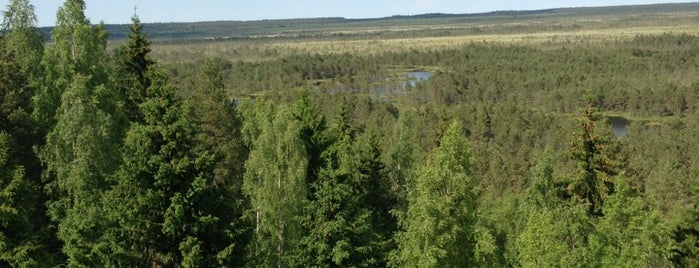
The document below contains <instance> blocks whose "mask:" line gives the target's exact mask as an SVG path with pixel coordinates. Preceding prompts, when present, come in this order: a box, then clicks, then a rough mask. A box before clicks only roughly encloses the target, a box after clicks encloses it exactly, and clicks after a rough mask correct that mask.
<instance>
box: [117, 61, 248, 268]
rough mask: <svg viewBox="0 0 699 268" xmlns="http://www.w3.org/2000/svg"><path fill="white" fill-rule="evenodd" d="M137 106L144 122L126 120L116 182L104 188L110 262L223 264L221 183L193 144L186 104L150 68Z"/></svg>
mask: <svg viewBox="0 0 699 268" xmlns="http://www.w3.org/2000/svg"><path fill="white" fill-rule="evenodd" d="M149 79H150V80H151V81H153V83H152V84H151V86H150V87H149V88H148V91H147V96H146V100H145V101H144V102H143V103H142V104H141V107H140V110H141V111H142V112H143V115H144V123H132V125H131V127H130V128H129V130H128V132H127V135H126V140H125V145H124V149H123V153H122V157H123V160H122V161H123V162H124V164H123V165H122V167H121V169H120V170H119V172H118V174H117V176H116V180H117V181H116V186H115V187H114V188H113V189H112V190H111V191H110V192H109V193H108V199H107V200H108V204H109V208H108V211H110V217H111V218H110V221H111V222H114V223H116V224H117V225H116V226H115V228H116V229H113V230H112V231H111V232H113V233H114V234H115V236H116V237H113V238H112V239H111V240H110V242H111V243H112V244H111V245H110V247H111V248H112V251H113V252H114V253H115V254H112V255H111V256H110V257H111V258H113V259H112V260H111V261H113V262H114V263H116V264H117V265H118V266H123V265H126V266H133V265H136V266H144V265H164V266H180V265H182V266H188V267H191V266H196V265H201V266H212V265H230V264H231V263H232V261H234V260H231V258H233V257H234V256H225V255H223V256H222V255H220V254H221V253H222V252H224V251H226V252H230V249H229V247H230V246H231V245H232V244H233V241H234V239H235V235H236V233H235V230H231V229H230V228H232V227H233V226H231V218H230V217H229V215H227V213H229V211H228V210H227V209H229V208H231V206H232V205H233V204H232V203H230V201H229V200H224V199H223V198H230V195H227V189H222V187H218V186H217V185H216V183H215V182H214V175H213V169H214V165H215V161H214V160H215V158H214V155H213V154H212V153H209V152H207V151H195V150H194V149H193V148H194V147H195V145H196V142H197V140H196V131H195V128H194V124H193V122H192V121H193V120H192V115H191V110H190V108H189V106H188V105H187V104H186V103H184V102H182V101H181V100H179V99H177V98H176V97H175V96H174V94H173V89H172V88H170V87H169V86H167V85H165V83H166V81H167V80H166V77H164V76H163V75H162V74H160V73H157V72H153V73H151V77H149Z"/></svg>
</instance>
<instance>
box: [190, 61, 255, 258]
mask: <svg viewBox="0 0 699 268" xmlns="http://www.w3.org/2000/svg"><path fill="white" fill-rule="evenodd" d="M224 64H225V63H224V62H222V61H220V60H215V59H209V60H207V61H206V62H205V63H204V65H203V66H202V67H201V70H200V71H199V76H198V77H197V81H196V85H195V90H194V95H193V96H192V98H191V103H192V106H193V115H194V125H195V127H196V129H197V130H198V131H197V137H196V138H197V141H198V142H197V146H196V149H195V150H197V151H208V152H211V153H213V154H214V156H215V168H214V182H215V183H216V185H217V187H218V190H219V191H220V193H219V194H220V195H221V197H222V198H225V199H224V200H226V201H225V202H227V203H228V204H227V205H226V206H220V209H221V211H222V212H224V211H225V213H226V215H227V217H226V218H225V219H222V220H226V221H227V222H229V224H231V226H234V228H235V229H236V234H237V236H236V247H235V252H233V253H231V254H232V255H235V256H236V258H235V259H236V260H238V261H242V260H243V255H244V249H245V247H246V245H247V243H248V241H247V240H248V239H247V238H248V237H249V229H250V226H249V222H248V221H245V220H244V219H243V210H244V208H243V207H244V206H245V205H246V204H245V201H246V200H245V198H244V195H243V193H242V190H241V188H242V184H243V174H244V165H245V159H246V158H247V157H248V150H247V148H246V147H245V146H244V144H243V140H242V136H241V125H242V124H241V121H240V118H239V116H238V113H237V111H236V105H235V103H234V102H232V101H231V100H230V99H229V98H228V96H227V95H226V92H225V88H224V84H223V77H222V74H221V72H222V71H223V68H224ZM237 265H242V263H241V262H238V263H237Z"/></svg>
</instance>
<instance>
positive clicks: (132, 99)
mask: <svg viewBox="0 0 699 268" xmlns="http://www.w3.org/2000/svg"><path fill="white" fill-rule="evenodd" d="M150 52H151V48H150V41H148V36H146V35H145V34H144V33H143V25H141V21H140V20H139V18H138V16H136V15H134V16H133V17H131V25H130V26H129V39H128V41H126V43H124V44H123V45H121V47H119V48H118V49H117V50H116V57H115V59H116V76H117V80H118V82H119V83H118V84H119V87H120V88H121V91H122V92H121V94H123V95H124V96H125V103H124V110H125V113H126V115H127V116H128V118H129V121H132V122H141V123H142V122H143V114H142V113H141V112H140V109H139V105H140V104H141V103H143V102H144V101H145V98H146V90H147V89H148V87H150V84H151V81H150V78H149V75H148V71H149V70H151V69H152V67H153V65H154V64H155V61H154V60H153V59H152V58H151V56H150Z"/></svg>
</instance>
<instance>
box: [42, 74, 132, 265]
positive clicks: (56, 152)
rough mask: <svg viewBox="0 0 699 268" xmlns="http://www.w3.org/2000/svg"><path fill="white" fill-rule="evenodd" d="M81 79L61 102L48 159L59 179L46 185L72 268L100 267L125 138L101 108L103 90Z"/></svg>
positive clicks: (45, 153)
mask: <svg viewBox="0 0 699 268" xmlns="http://www.w3.org/2000/svg"><path fill="white" fill-rule="evenodd" d="M87 80H88V78H86V77H84V76H82V75H77V76H76V77H75V78H74V80H73V82H72V85H71V87H70V88H68V89H67V90H66V91H65V92H64V93H63V96H62V98H61V106H60V107H59V109H58V110H57V112H58V114H57V115H56V118H57V123H56V126H55V127H54V128H53V129H52V130H51V132H49V134H48V137H47V141H46V146H45V148H44V151H43V154H42V159H43V160H44V162H45V163H46V165H47V173H48V174H50V176H51V177H53V178H55V180H53V181H51V182H49V184H48V185H47V186H46V187H47V189H48V190H49V191H50V194H51V196H52V197H53V198H52V200H51V201H50V202H49V213H50V215H51V219H52V220H53V221H55V222H56V223H57V224H58V238H59V239H61V240H62V241H63V242H64V245H63V252H64V253H65V254H66V255H67V256H68V258H69V260H68V262H69V264H70V265H78V266H80V265H87V266H93V265H99V264H100V261H99V258H100V257H99V256H98V253H97V251H98V250H97V247H98V246H99V245H98V244H99V243H100V242H99V241H100V236H101V232H102V231H104V226H103V225H102V224H103V223H104V214H103V213H102V207H101V198H102V194H103V193H104V191H105V190H107V189H108V188H109V187H110V182H109V181H108V180H107V178H108V176H111V175H112V174H113V173H114V171H115V170H116V169H117V168H118V166H119V158H118V154H114V152H118V151H119V147H120V143H119V142H114V141H118V140H120V139H121V138H120V137H121V135H120V130H119V129H117V128H116V127H117V126H116V124H115V120H114V117H113V116H112V115H110V114H108V113H106V112H104V111H102V110H100V107H99V103H100V101H99V98H98V97H97V96H96V95H99V94H98V93H97V91H104V90H106V89H105V88H104V87H99V88H96V89H94V90H92V89H90V88H88V86H87Z"/></svg>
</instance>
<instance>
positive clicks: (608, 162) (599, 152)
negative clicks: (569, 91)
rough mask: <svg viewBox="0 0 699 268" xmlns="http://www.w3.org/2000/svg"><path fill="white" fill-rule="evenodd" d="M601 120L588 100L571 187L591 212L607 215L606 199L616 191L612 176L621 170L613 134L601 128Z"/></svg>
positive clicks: (575, 150) (573, 150) (574, 155)
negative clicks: (575, 172)
mask: <svg viewBox="0 0 699 268" xmlns="http://www.w3.org/2000/svg"><path fill="white" fill-rule="evenodd" d="M599 121H600V119H599V115H598V114H597V113H596V112H595V110H594V108H592V107H591V104H588V106H587V107H586V108H585V110H584V111H583V117H582V118H581V119H580V123H579V124H580V129H579V130H578V133H576V134H577V135H576V136H577V137H575V138H574V141H573V142H572V144H571V158H572V159H573V160H575V161H576V164H577V174H576V177H574V179H573V181H572V182H571V183H570V185H569V186H568V191H569V192H570V193H571V194H572V195H573V196H574V197H576V198H579V199H580V200H583V201H585V202H586V203H587V206H588V214H589V215H591V216H601V215H603V213H604V212H603V211H602V207H603V203H604V200H605V199H606V198H607V196H608V195H609V194H612V193H614V183H613V182H612V177H613V176H615V175H616V174H617V173H618V172H619V171H618V166H619V164H618V163H617V162H618V160H616V159H615V158H616V157H615V155H614V154H613V151H612V150H613V149H614V148H613V144H612V137H610V136H611V134H609V133H607V134H606V135H605V134H604V133H601V132H600V131H599V130H598V128H599V126H598V124H599Z"/></svg>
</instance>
